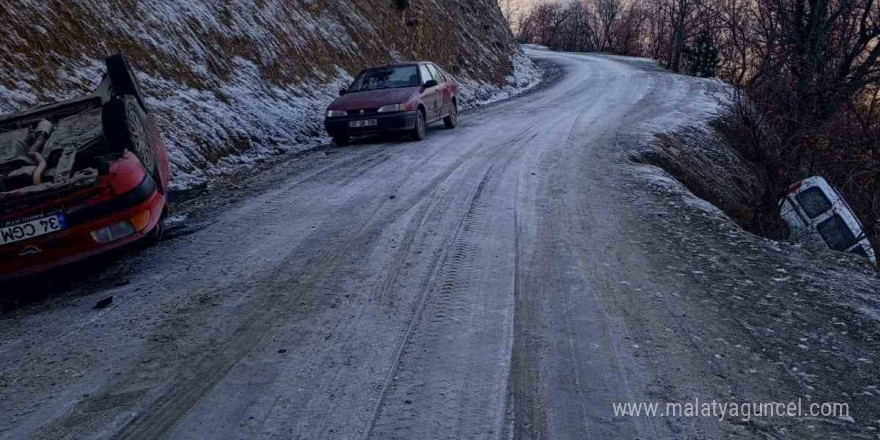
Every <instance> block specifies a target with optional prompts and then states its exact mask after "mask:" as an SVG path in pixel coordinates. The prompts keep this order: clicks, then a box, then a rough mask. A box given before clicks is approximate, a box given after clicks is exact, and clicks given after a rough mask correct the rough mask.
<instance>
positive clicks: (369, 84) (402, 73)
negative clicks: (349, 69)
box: [348, 66, 419, 92]
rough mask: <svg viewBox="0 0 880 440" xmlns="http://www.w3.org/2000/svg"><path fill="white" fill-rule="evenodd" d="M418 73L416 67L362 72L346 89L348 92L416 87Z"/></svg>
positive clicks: (384, 68) (385, 68) (386, 68)
mask: <svg viewBox="0 0 880 440" xmlns="http://www.w3.org/2000/svg"><path fill="white" fill-rule="evenodd" d="M418 85H419V71H418V70H417V69H416V66H405V67H383V68H380V69H370V70H365V71H363V72H362V73H361V74H360V75H358V77H357V79H355V80H354V83H353V84H352V85H351V88H350V89H348V91H349V92H365V91H368V90H379V89H395V88H400V87H417V86H418Z"/></svg>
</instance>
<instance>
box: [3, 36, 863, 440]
mask: <svg viewBox="0 0 880 440" xmlns="http://www.w3.org/2000/svg"><path fill="white" fill-rule="evenodd" d="M529 55H531V56H533V57H536V58H542V59H547V60H550V61H552V62H554V63H556V64H558V65H560V66H561V67H562V68H564V71H565V75H564V76H563V77H562V78H561V79H560V80H559V81H558V82H556V83H554V84H552V85H550V86H548V87H545V88H543V89H541V90H538V91H536V92H534V93H531V94H528V95H526V96H523V97H520V98H518V99H514V100H511V101H507V102H503V103H500V104H497V105H493V106H490V107H487V108H484V109H480V110H477V111H474V112H472V113H469V114H467V115H464V116H463V117H462V119H461V125H460V126H459V128H458V129H456V130H445V129H443V128H435V129H432V130H430V131H429V134H428V138H427V139H426V140H425V141H423V142H420V143H412V142H391V143H384V144H369V143H363V144H359V145H355V146H352V147H348V148H341V149H334V150H330V152H332V154H329V155H326V156H325V155H324V154H319V155H314V156H310V157H306V158H305V159H303V161H302V162H301V163H299V165H298V167H299V168H297V169H295V170H288V171H287V172H286V173H285V172H281V173H282V174H283V176H284V177H283V178H281V179H276V181H275V183H274V184H273V187H272V189H271V190H268V191H266V192H264V193H262V194H260V195H257V196H254V197H251V198H248V199H246V200H244V201H243V202H240V203H234V204H232V206H230V207H229V208H228V209H227V210H225V211H223V212H222V213H219V214H217V216H216V218H215V219H214V220H213V221H212V222H211V224H209V225H207V226H206V227H204V228H203V229H201V230H198V231H197V232H195V233H193V234H191V235H186V236H183V237H179V238H175V239H172V240H170V241H167V242H164V243H162V244H160V245H159V246H157V247H155V248H153V249H150V250H147V251H144V252H142V253H140V254H138V255H133V256H127V257H125V258H123V261H121V262H118V263H114V264H113V265H111V267H109V268H108V269H106V271H107V273H110V274H124V278H125V282H122V283H113V282H112V281H107V280H108V276H107V275H106V274H104V275H102V274H91V275H89V276H88V277H87V278H86V279H85V281H80V282H73V283H71V285H70V286H69V287H67V288H63V289H61V291H60V292H56V293H55V294H54V295H53V296H52V297H50V298H48V299H46V300H45V301H43V302H41V303H39V304H34V305H29V306H25V307H22V308H20V309H16V310H12V311H10V312H8V313H5V314H4V315H2V316H0V397H2V398H0V436H2V437H3V438H28V437H34V438H137V439H153V438H160V437H167V438H182V439H184V438H186V439H189V438H230V439H231V438H302V439H319V438H324V439H477V438H481V439H489V438H511V436H513V437H515V438H522V439H530V438H536V439H537V438H550V439H557V438H558V439H569V438H596V439H612V438H626V439H631V438H650V439H654V438H718V437H723V436H728V435H739V436H741V437H743V438H765V437H767V436H768V435H769V436H771V437H772V436H773V435H774V434H773V433H778V430H777V429H776V427H775V426H776V425H759V426H758V427H757V428H756V427H755V426H754V425H749V424H736V423H732V422H728V421H724V422H719V421H717V420H715V419H665V418H621V417H615V416H614V414H613V411H612V404H613V403H616V402H639V401H657V400H660V401H667V400H672V401H676V400H685V399H692V398H694V397H699V398H701V399H707V400H708V399H718V400H723V399H731V398H734V397H732V396H734V395H736V396H737V398H742V397H743V396H744V395H745V396H748V397H755V398H767V399H770V398H778V399H786V400H789V399H791V398H795V399H796V398H797V397H798V396H799V394H798V393H799V392H800V391H802V388H801V386H802V385H803V384H802V382H799V381H798V380H797V379H796V378H793V377H792V376H791V375H790V374H789V373H787V372H786V368H785V366H780V367H779V369H778V371H777V366H776V364H775V362H777V361H778V359H771V360H768V359H766V358H760V357H755V356H752V354H754V352H760V351H761V347H760V344H761V343H760V341H757V340H755V339H753V338H752V336H749V335H748V334H747V333H746V330H743V327H742V326H741V325H739V324H738V323H736V322H728V321H726V320H725V319H724V318H725V316H726V313H725V308H724V307H723V306H720V305H719V303H718V302H717V298H716V297H714V296H712V295H710V294H708V293H706V295H705V297H702V296H699V295H700V294H701V292H703V291H704V290H705V291H707V292H708V289H709V287H708V286H710V285H711V284H712V283H707V282H706V281H705V280H701V279H699V278H698V277H695V276H694V275H693V273H691V271H690V270H687V271H686V272H687V276H685V275H683V274H680V273H678V272H680V269H681V268H679V267H677V265H678V264H679V263H682V264H683V262H682V260H680V259H679V258H678V257H676V256H675V254H674V252H676V250H675V249H674V248H672V247H670V245H668V244H664V243H663V241H662V239H661V238H662V237H661V236H662V234H663V233H664V232H662V231H660V230H658V229H657V227H656V226H649V223H647V222H646V220H645V218H644V216H643V212H642V211H643V210H644V209H645V207H646V203H648V202H646V199H645V197H648V196H647V195H645V194H642V193H641V192H640V190H638V189H636V188H637V187H638V185H639V182H642V180H639V179H640V178H638V177H636V176H634V174H633V170H632V166H631V165H628V162H627V161H626V160H625V156H626V152H627V148H628V145H631V144H633V143H639V142H644V141H645V140H646V139H647V135H648V134H650V132H648V131H645V127H660V126H662V124H664V123H665V121H667V120H668V115H669V114H671V113H672V112H677V113H678V114H680V115H685V116H687V115H690V117H694V118H699V117H702V116H701V115H704V113H705V112H706V109H707V108H710V107H711V100H710V98H708V97H707V96H706V93H704V92H705V87H704V86H705V84H707V83H706V82H700V81H693V80H689V79H687V78H682V77H678V76H674V75H670V74H668V73H665V72H662V71H660V70H659V69H657V68H656V66H654V65H653V64H651V63H649V62H647V61H641V60H634V59H626V58H616V57H606V56H587V55H571V54H559V53H550V52H542V51H535V50H529ZM683 117H684V116H683ZM664 118H666V119H664ZM651 203H654V202H651ZM658 203H659V202H658ZM654 212H661V211H654ZM671 212H672V213H675V212H678V208H676V209H674V210H672V211H671ZM652 223H653V222H652ZM657 223H658V224H659V222H657ZM679 251H680V250H679ZM665 252H669V255H665V254H664V253H665ZM121 267H122V268H121ZM694 269H696V268H694ZM694 273H696V272H695V271H694ZM110 295H112V296H113V297H114V302H113V305H112V306H111V307H109V308H106V309H101V310H95V309H93V307H92V306H93V305H94V304H95V301H97V300H99V299H102V298H104V297H107V296H110ZM658 295H659V296H658ZM664 295H665V297H664ZM682 296H683V297H686V298H689V299H691V300H690V301H689V302H685V300H684V299H677V298H678V297H682ZM659 297H663V298H664V301H667V299H666V298H668V300H669V302H664V303H662V304H659V303H657V302H656V301H655V300H657V299H658V298H659ZM712 301H716V302H712ZM707 329H711V330H707ZM716 333H718V334H721V335H725V338H726V340H727V342H729V343H730V344H728V347H727V348H724V349H721V348H714V347H715V344H716V341H715V339H706V340H703V339H702V338H703V337H708V336H707V335H710V334H711V335H714V334H716ZM698 340H699V341H698ZM743 341H746V342H743ZM727 342H725V343H727ZM738 342H739V343H740V345H738V347H740V349H742V351H743V352H742V353H740V354H739V355H737V354H736V353H733V351H735V350H736V349H735V348H732V346H731V344H737V343H738ZM743 346H745V348H743ZM724 350H728V351H727V352H725V351H724ZM749 350H752V351H749ZM740 358H742V359H745V360H744V361H740V360H737V359H740ZM747 367H754V368H765V367H766V371H764V370H762V372H763V373H764V374H763V375H762V377H763V378H764V379H768V378H770V379H774V378H776V377H779V381H778V382H776V381H775V380H773V383H774V385H773V386H770V387H768V386H767V383H766V382H761V381H760V380H759V378H755V377H754V376H750V377H745V376H743V373H742V370H744V369H746V368H747ZM872 368H873V367H872ZM732 390H734V391H735V392H734V391H732ZM762 393H763V394H762ZM838 422H839V421H834V423H832V424H831V425H823V423H822V422H815V424H816V425H818V426H819V428H818V429H819V431H815V430H814V431H810V432H814V433H815V432H820V433H822V432H825V434H827V432H833V431H834V430H837V429H841V428H840V426H839V425H838ZM762 423H770V422H762ZM774 423H776V422H774ZM839 423H844V422H839ZM768 426H769V427H768ZM823 427H824V428H823ZM826 428H827V429H830V430H831V431H822V429H826ZM787 429H789V430H791V431H787V432H800V431H797V429H798V428H797V427H788V428H787ZM768 433H769V434H768ZM800 438H803V437H800ZM821 438H829V437H828V435H824V434H823V436H822V437H821Z"/></svg>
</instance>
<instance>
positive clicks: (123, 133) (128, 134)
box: [101, 95, 161, 182]
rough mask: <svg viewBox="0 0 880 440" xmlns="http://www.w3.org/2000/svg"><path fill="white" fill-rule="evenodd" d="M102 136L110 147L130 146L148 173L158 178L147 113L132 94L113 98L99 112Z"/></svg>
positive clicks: (127, 147) (126, 148) (158, 180)
mask: <svg viewBox="0 0 880 440" xmlns="http://www.w3.org/2000/svg"><path fill="white" fill-rule="evenodd" d="M101 120H102V122H103V128H104V140H105V142H106V144H107V148H109V149H110V150H111V151H119V152H121V151H124V150H129V151H131V152H132V153H133V154H134V155H135V156H137V158H138V159H140V161H141V164H142V165H143V166H144V170H146V172H147V174H149V175H150V176H152V177H153V179H154V180H156V182H160V181H161V180H160V179H159V178H158V177H159V175H158V174H159V172H158V169H159V165H158V158H157V157H156V150H154V149H153V144H152V142H151V141H152V139H151V136H150V134H149V131H148V129H147V115H146V114H145V113H144V110H143V108H141V106H140V104H138V101H137V98H135V97H134V96H133V95H125V96H123V97H121V98H113V99H111V100H110V101H108V102H107V103H106V104H104V108H103V109H102V112H101Z"/></svg>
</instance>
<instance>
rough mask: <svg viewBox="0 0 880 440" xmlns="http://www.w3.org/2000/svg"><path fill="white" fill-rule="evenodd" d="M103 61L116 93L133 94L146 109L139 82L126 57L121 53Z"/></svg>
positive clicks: (121, 94) (120, 94) (119, 94)
mask: <svg viewBox="0 0 880 440" xmlns="http://www.w3.org/2000/svg"><path fill="white" fill-rule="evenodd" d="M104 63H105V64H106V65H107V74H108V75H109V76H110V80H111V82H112V83H113V89H114V91H115V92H116V95H118V96H123V95H131V96H134V97H135V99H137V101H138V104H139V105H140V106H141V108H143V109H144V110H145V111H146V110H147V104H146V103H145V102H144V98H143V95H142V94H141V84H140V82H138V79H137V76H136V75H135V73H134V69H132V67H131V62H130V61H129V60H128V57H127V56H125V55H122V54H116V55H111V56H109V57H107V58H106V59H105V60H104Z"/></svg>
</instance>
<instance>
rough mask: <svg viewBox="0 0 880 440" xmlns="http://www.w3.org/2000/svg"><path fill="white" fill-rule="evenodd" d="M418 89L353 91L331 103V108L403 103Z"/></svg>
mask: <svg viewBox="0 0 880 440" xmlns="http://www.w3.org/2000/svg"><path fill="white" fill-rule="evenodd" d="M418 90H419V88H418V87H403V88H399V89H382V90H369V91H366V92H352V93H349V94H347V95H345V96H342V97H340V98H339V99H337V100H336V101H334V102H333V104H330V110H361V109H365V108H377V107H382V106H383V105H391V104H402V103H404V102H405V101H407V100H409V98H410V96H412V95H413V93H416V92H417V91H418Z"/></svg>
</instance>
